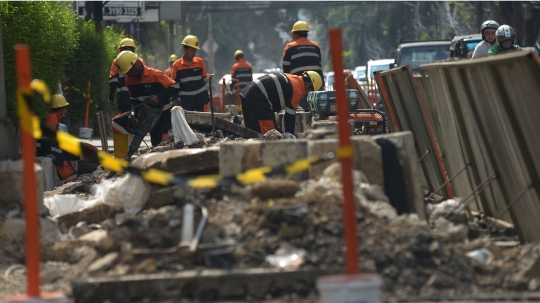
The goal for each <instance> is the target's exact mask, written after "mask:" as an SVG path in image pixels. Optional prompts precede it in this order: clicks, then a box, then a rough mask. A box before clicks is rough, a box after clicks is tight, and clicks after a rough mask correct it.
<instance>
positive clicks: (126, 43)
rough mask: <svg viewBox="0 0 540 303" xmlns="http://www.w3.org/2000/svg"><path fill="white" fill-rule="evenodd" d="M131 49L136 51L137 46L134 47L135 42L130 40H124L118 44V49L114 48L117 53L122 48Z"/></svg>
mask: <svg viewBox="0 0 540 303" xmlns="http://www.w3.org/2000/svg"><path fill="white" fill-rule="evenodd" d="M126 46H129V47H133V49H137V46H135V41H134V40H133V39H131V38H124V39H122V40H121V41H120V43H118V47H117V48H116V50H117V51H119V52H120V51H122V50H121V49H120V48H122V47H126Z"/></svg>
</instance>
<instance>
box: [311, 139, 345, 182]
mask: <svg viewBox="0 0 540 303" xmlns="http://www.w3.org/2000/svg"><path fill="white" fill-rule="evenodd" d="M337 147H338V140H337V139H323V140H309V141H308V142H307V149H308V156H309V157H318V156H322V155H325V154H328V153H334V154H335V153H336V151H337ZM336 161H338V159H337V158H334V159H332V160H328V161H324V162H322V163H317V164H315V165H312V166H311V167H310V168H309V178H310V179H316V178H317V177H318V176H319V175H321V174H322V172H323V170H324V169H325V168H327V167H328V166H330V165H331V164H332V163H334V162H336Z"/></svg>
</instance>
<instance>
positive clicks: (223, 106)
mask: <svg viewBox="0 0 540 303" xmlns="http://www.w3.org/2000/svg"><path fill="white" fill-rule="evenodd" d="M222 82H223V85H222V86H221V112H222V113H224V112H225V93H226V91H227V87H226V86H225V85H226V84H225V78H223V79H222Z"/></svg>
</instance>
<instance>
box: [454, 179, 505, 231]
mask: <svg viewBox="0 0 540 303" xmlns="http://www.w3.org/2000/svg"><path fill="white" fill-rule="evenodd" d="M495 179H497V175H495V174H493V175H491V176H490V177H489V178H488V179H487V180H486V181H484V182H482V184H480V185H479V186H478V187H477V188H476V189H475V190H473V192H472V193H471V194H470V195H468V196H467V197H466V198H465V199H463V202H461V203H460V204H459V205H458V206H457V207H455V208H454V209H453V210H452V211H451V212H450V213H449V214H448V215H446V216H445V219H448V220H449V221H452V220H454V219H455V218H456V216H457V214H455V215H454V216H453V217H452V219H449V218H448V217H449V216H450V215H451V214H453V213H454V212H455V211H456V210H458V209H459V208H460V207H463V208H465V207H467V206H469V204H470V203H471V202H472V201H474V200H471V202H468V201H467V200H469V198H471V197H472V196H474V197H475V198H476V193H477V192H479V191H483V190H484V187H485V186H487V185H489V184H490V183H491V182H493V180H495Z"/></svg>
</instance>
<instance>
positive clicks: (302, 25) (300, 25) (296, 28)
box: [291, 21, 309, 33]
mask: <svg viewBox="0 0 540 303" xmlns="http://www.w3.org/2000/svg"><path fill="white" fill-rule="evenodd" d="M294 32H309V27H308V25H307V22H306V21H297V22H296V23H295V24H294V25H293V27H292V30H291V33H294Z"/></svg>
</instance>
